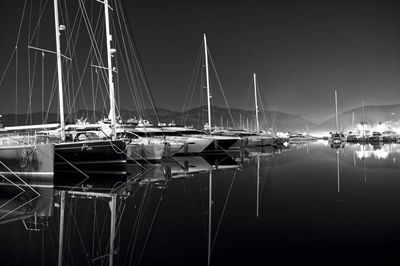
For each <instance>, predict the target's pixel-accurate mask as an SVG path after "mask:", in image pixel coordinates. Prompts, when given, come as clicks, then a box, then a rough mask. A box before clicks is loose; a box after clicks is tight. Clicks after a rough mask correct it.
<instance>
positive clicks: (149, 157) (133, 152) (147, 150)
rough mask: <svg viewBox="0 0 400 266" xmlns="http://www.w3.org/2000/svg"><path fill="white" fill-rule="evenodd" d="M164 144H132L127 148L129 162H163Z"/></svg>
mask: <svg viewBox="0 0 400 266" xmlns="http://www.w3.org/2000/svg"><path fill="white" fill-rule="evenodd" d="M164 149H165V144H163V143H148V144H144V143H130V144H128V145H127V146H126V153H127V160H128V161H154V160H161V158H162V157H163V154H164Z"/></svg>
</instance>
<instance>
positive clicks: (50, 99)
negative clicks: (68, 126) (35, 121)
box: [44, 70, 58, 123]
mask: <svg viewBox="0 0 400 266" xmlns="http://www.w3.org/2000/svg"><path fill="white" fill-rule="evenodd" d="M56 79H57V72H56V70H54V72H53V82H52V85H51V88H52V89H51V92H50V97H49V103H48V105H47V110H46V116H45V119H44V120H45V121H44V122H45V123H46V122H47V119H48V117H49V114H50V108H51V103H52V101H53V98H54V95H55V93H56ZM57 111H58V110H57ZM57 113H58V112H57ZM57 118H58V117H57Z"/></svg>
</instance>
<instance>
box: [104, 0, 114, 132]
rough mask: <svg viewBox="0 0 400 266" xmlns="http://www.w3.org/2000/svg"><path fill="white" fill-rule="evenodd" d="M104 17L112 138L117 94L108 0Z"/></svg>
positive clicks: (106, 0)
mask: <svg viewBox="0 0 400 266" xmlns="http://www.w3.org/2000/svg"><path fill="white" fill-rule="evenodd" d="M103 4H104V17H105V21H106V41H107V70H108V89H109V91H110V116H111V139H115V96H114V82H113V73H112V72H113V67H112V61H111V57H112V53H114V52H115V50H111V41H112V36H111V34H110V18H109V15H108V8H109V7H110V6H109V5H108V0H104V2H103Z"/></svg>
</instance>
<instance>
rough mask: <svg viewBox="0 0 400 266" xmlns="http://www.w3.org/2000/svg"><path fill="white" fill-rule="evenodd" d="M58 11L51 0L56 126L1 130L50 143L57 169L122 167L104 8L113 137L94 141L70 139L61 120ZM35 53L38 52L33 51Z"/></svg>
mask: <svg viewBox="0 0 400 266" xmlns="http://www.w3.org/2000/svg"><path fill="white" fill-rule="evenodd" d="M58 13H59V8H58V0H54V25H55V36H56V55H57V81H58V82H57V83H58V100H59V118H60V123H54V124H41V125H28V126H13V127H5V128H4V130H5V131H6V132H8V133H13V134H14V136H16V135H19V134H20V132H26V131H28V132H33V133H32V134H33V135H34V137H35V140H34V142H35V143H51V144H53V145H54V146H55V147H54V150H55V151H54V152H55V157H54V158H55V159H54V160H55V161H54V164H55V165H56V166H57V165H70V166H71V167H72V168H76V167H75V166H74V164H76V163H79V164H80V165H81V166H80V168H81V167H82V164H87V165H91V164H99V163H101V164H110V163H112V164H113V163H124V162H125V161H126V155H125V153H124V151H125V149H126V144H125V142H124V141H122V140H116V138H115V129H114V128H115V100H114V86H113V80H112V63H111V48H110V45H111V44H110V42H111V35H110V33H109V25H108V24H109V23H108V5H107V8H105V17H106V39H107V59H108V73H109V75H108V79H109V90H110V93H109V94H110V113H111V114H112V118H111V120H112V121H113V122H112V123H111V128H112V132H113V134H112V135H111V136H110V138H108V139H105V140H104V139H99V138H96V137H89V135H90V132H89V131H87V129H85V130H86V132H84V135H85V136H86V137H85V138H75V137H74V138H73V136H74V134H75V135H76V131H75V129H74V128H71V130H69V128H67V127H66V125H65V120H64V119H65V118H64V95H63V82H62V63H61V57H62V56H63V55H62V54H61V48H60V35H61V31H62V30H65V26H64V25H60V23H59V14H58ZM34 49H35V50H42V52H47V51H45V50H43V49H40V48H34Z"/></svg>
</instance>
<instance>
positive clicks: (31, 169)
mask: <svg viewBox="0 0 400 266" xmlns="http://www.w3.org/2000/svg"><path fill="white" fill-rule="evenodd" d="M54 149H55V148H54V144H36V145H5V146H0V174H2V175H4V176H20V177H32V178H37V179H48V178H53V175H54Z"/></svg>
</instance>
